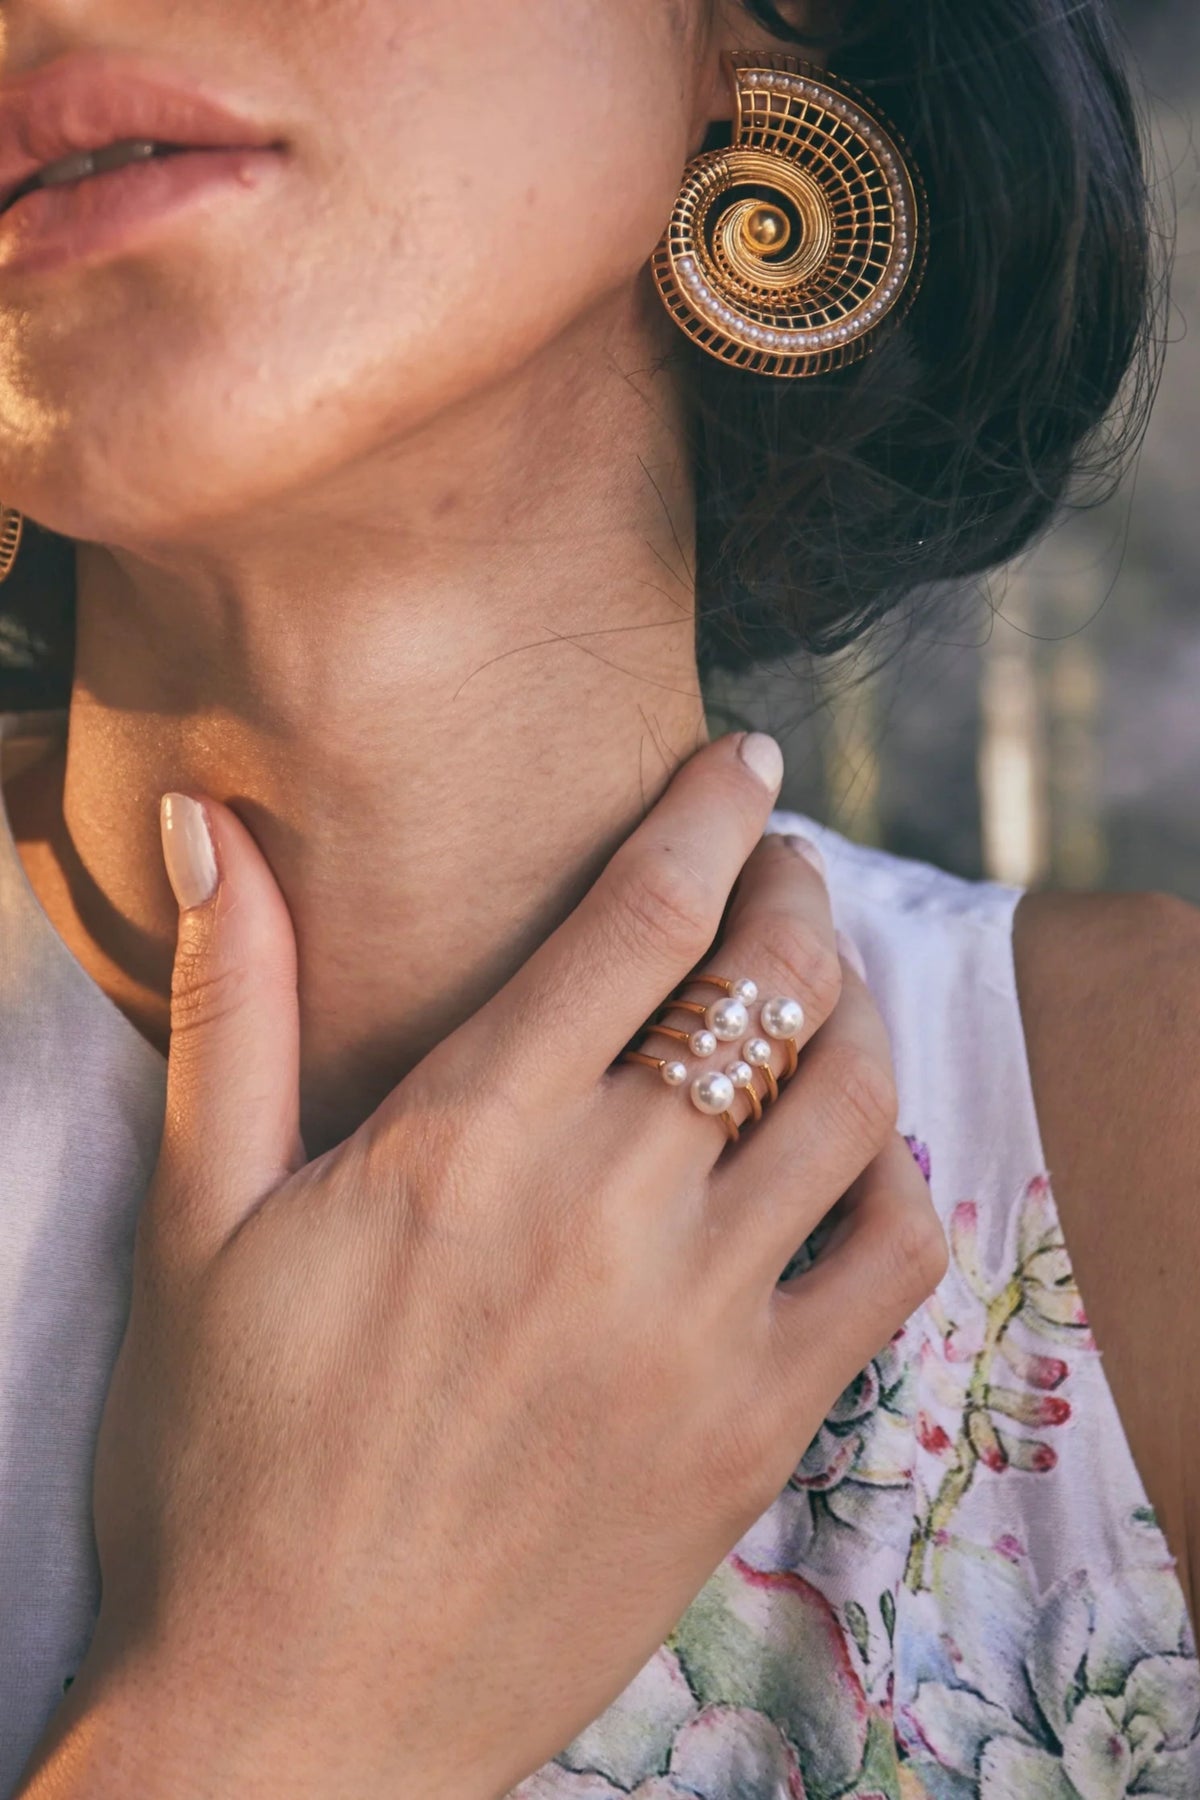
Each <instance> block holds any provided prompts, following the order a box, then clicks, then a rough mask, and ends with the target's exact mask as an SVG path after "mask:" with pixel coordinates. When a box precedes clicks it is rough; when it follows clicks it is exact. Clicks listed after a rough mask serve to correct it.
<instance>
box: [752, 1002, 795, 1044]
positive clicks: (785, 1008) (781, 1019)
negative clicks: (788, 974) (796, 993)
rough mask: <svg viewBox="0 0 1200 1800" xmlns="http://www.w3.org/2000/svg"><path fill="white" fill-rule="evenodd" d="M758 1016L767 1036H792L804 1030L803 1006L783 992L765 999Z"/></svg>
mask: <svg viewBox="0 0 1200 1800" xmlns="http://www.w3.org/2000/svg"><path fill="white" fill-rule="evenodd" d="M758 1016H759V1022H760V1024H761V1025H762V1028H763V1030H764V1031H765V1032H766V1034H767V1036H768V1037H773V1038H794V1037H798V1036H799V1034H800V1033H801V1032H802V1031H803V1030H804V1008H803V1007H802V1006H801V1004H800V1002H799V1001H798V1000H790V999H788V998H787V997H786V996H785V995H783V994H780V995H778V996H777V997H776V998H775V999H774V1000H767V1001H765V1002H764V1003H763V1009H762V1011H761V1012H760V1013H759V1015H758Z"/></svg>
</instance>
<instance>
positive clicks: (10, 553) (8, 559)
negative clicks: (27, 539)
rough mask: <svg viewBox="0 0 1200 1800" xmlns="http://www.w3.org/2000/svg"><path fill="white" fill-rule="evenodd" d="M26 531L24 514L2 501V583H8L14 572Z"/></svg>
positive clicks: (0, 551) (0, 553)
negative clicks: (22, 537) (22, 538)
mask: <svg viewBox="0 0 1200 1800" xmlns="http://www.w3.org/2000/svg"><path fill="white" fill-rule="evenodd" d="M24 529H25V517H24V514H23V513H19V512H17V510H16V508H15V507H12V506H5V505H4V502H3V501H0V581H7V580H8V578H9V576H10V575H11V574H12V572H13V564H14V563H15V562H16V560H17V551H18V550H19V549H20V548H21V533H22V532H23V531H24Z"/></svg>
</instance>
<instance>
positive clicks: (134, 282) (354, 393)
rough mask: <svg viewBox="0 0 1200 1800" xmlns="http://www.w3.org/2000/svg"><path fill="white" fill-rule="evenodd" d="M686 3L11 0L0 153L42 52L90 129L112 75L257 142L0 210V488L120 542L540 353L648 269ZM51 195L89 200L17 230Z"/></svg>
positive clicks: (269, 505) (108, 102)
mask: <svg viewBox="0 0 1200 1800" xmlns="http://www.w3.org/2000/svg"><path fill="white" fill-rule="evenodd" d="M726 23H728V21H726ZM710 27H711V21H710V17H709V8H708V6H707V4H706V0H688V4H687V5H683V4H680V3H679V0H520V4H516V5H506V6H497V5H496V4H495V0H462V3H461V4H459V5H456V6H454V7H440V6H430V5H429V4H428V3H427V0H191V4H189V5H188V6H186V7H171V8H164V7H163V6H162V5H161V3H160V0H115V3H114V0H91V3H90V4H82V5H81V4H71V5H69V6H68V5H67V4H66V3H65V0H8V4H7V5H6V7H5V14H4V22H3V25H2V27H0V31H2V34H3V36H2V47H3V62H4V73H5V89H4V92H3V93H2V94H0V116H3V117H6V118H8V119H9V121H10V123H9V127H8V136H9V140H10V141H9V143H8V144H5V142H4V127H3V125H0V155H2V154H7V153H8V151H9V150H10V149H11V147H12V145H11V140H12V137H13V135H14V133H19V131H20V129H22V127H21V126H20V125H19V124H16V123H14V122H13V121H14V119H15V118H16V116H17V115H19V113H20V108H21V105H22V95H28V91H29V84H30V82H31V81H33V82H34V83H35V84H41V86H42V88H43V93H42V96H41V98H40V99H39V100H38V101H37V106H39V107H44V105H45V82H44V76H43V75H42V74H41V73H39V71H42V69H43V66H44V65H46V64H50V63H55V62H58V61H59V59H61V58H72V59H76V60H77V68H76V70H75V74H74V76H73V81H74V83H75V87H74V88H73V89H72V92H73V93H74V92H76V91H83V92H84V93H85V96H90V95H91V94H92V93H93V92H94V91H95V89H96V88H97V87H99V88H102V89H103V92H104V95H105V100H104V117H105V118H106V119H108V120H109V121H110V125H109V128H108V135H109V136H110V138H113V139H124V138H130V139H133V138H137V137H138V136H139V123H138V117H139V115H138V114H137V112H136V108H134V107H132V103H131V102H130V100H129V86H130V83H131V82H133V81H134V79H135V78H138V79H140V80H141V81H142V82H145V81H146V80H149V81H150V82H151V83H152V84H154V85H161V86H162V87H163V88H165V89H167V90H169V91H171V92H172V93H178V92H179V91H180V90H182V91H183V92H184V93H187V92H189V91H196V90H198V91H199V92H200V93H202V94H204V95H206V96H208V98H209V99H211V100H212V101H214V102H216V103H219V104H220V105H222V106H224V107H225V108H227V109H228V111H229V112H230V113H231V114H232V115H233V116H234V122H235V124H236V123H237V122H239V121H240V122H244V126H245V129H244V131H243V132H242V133H241V136H242V138H243V140H244V141H249V142H254V143H259V142H261V141H262V140H264V139H265V140H268V141H269V142H270V143H271V144H273V145H274V146H275V148H273V149H270V150H268V151H265V152H264V151H261V150H260V151H259V152H258V153H257V154H255V155H252V156H249V157H246V158H243V159H241V160H240V161H239V159H237V158H234V159H227V161H229V162H230V167H229V169H228V170H227V173H226V175H225V176H224V177H217V176H214V177H213V178H211V179H205V180H203V181H200V182H197V183H195V184H193V189H194V191H189V192H188V193H187V194H186V195H185V196H183V197H182V198H181V197H180V196H179V195H178V194H176V195H175V196H174V198H173V199H172V202H171V204H170V205H169V206H165V207H164V206H160V207H158V208H157V209H156V208H155V207H153V206H151V207H149V208H143V209H142V210H141V211H139V209H138V208H137V207H136V206H134V207H133V208H132V215H133V216H132V217H131V218H119V219H116V221H115V222H114V219H113V216H112V215H114V214H116V213H119V212H120V211H121V208H120V207H119V206H118V201H117V196H118V194H119V193H120V192H124V193H126V194H128V193H130V192H132V191H133V187H134V185H135V184H136V183H137V182H138V181H150V180H158V181H170V182H174V183H175V184H176V185H177V186H178V185H179V184H180V182H181V179H182V177H181V171H180V170H176V171H174V172H172V174H171V175H170V176H166V175H164V174H163V173H162V167H163V166H162V165H161V164H156V165H155V166H154V167H153V168H152V169H150V170H149V171H148V169H147V167H146V166H142V167H140V168H134V169H132V170H131V169H129V168H126V169H125V170H124V171H123V172H122V171H118V170H112V169H109V170H107V171H104V170H100V171H97V172H96V173H94V174H91V175H90V176H87V177H86V178H84V179H83V180H81V181H80V183H79V186H78V189H77V190H75V191H74V192H73V193H72V194H70V195H69V196H67V195H64V192H63V190H62V189H61V188H60V189H58V190H56V192H55V195H54V199H53V202H51V201H50V200H48V199H47V198H46V197H45V196H43V197H42V198H41V199H40V201H39V202H38V204H37V207H31V206H30V205H29V202H28V201H26V202H24V203H23V204H24V213H23V210H22V203H18V204H17V205H15V206H14V207H13V208H12V209H11V211H9V212H7V213H6V214H5V215H3V216H0V495H3V497H4V499H5V501H6V502H7V503H9V504H12V505H16V506H19V507H20V508H21V509H22V510H23V511H25V512H27V513H28V514H29V515H30V516H31V517H33V518H34V519H36V520H37V521H38V522H40V523H42V524H45V525H46V526H48V527H50V528H51V529H54V530H57V531H60V532H62V533H64V534H66V535H69V536H74V537H77V538H88V539H92V540H95V541H99V542H103V543H108V544H112V545H115V546H125V547H129V548H131V549H138V548H150V547H163V546H171V545H174V544H185V543H187V542H188V541H189V540H196V541H202V540H203V537H204V534H205V533H206V532H210V531H211V530H212V529H213V526H214V524H215V523H216V522H218V521H219V522H221V523H222V525H223V527H224V528H226V529H228V530H232V531H234V532H236V530H237V528H238V525H239V523H241V524H243V525H244V526H245V527H246V528H247V529H251V528H252V526H253V522H254V520H255V519H256V518H266V517H268V516H269V515H270V514H271V512H272V511H273V510H274V509H277V508H282V509H283V511H285V512H286V510H287V507H288V505H289V503H290V502H291V501H292V499H293V497H294V496H296V495H298V494H301V493H311V492H312V491H314V490H315V491H320V489H321V487H322V485H324V484H329V485H330V486H332V487H336V486H337V483H338V480H339V477H340V476H343V475H345V474H347V473H349V472H350V471H361V470H362V469H364V468H366V467H368V466H369V465H370V463H371V461H372V459H375V458H386V457H387V456H388V455H389V454H391V453H393V452H394V451H395V450H396V448H397V447H398V446H402V445H403V444H404V443H405V441H406V440H407V439H410V438H411V437H413V436H414V434H416V433H418V432H419V431H420V430H421V429H422V428H423V427H426V426H428V425H429V423H430V422H431V421H433V420H435V419H437V418H438V417H439V416H440V415H442V414H443V413H445V412H446V411H447V409H449V408H451V407H452V406H455V405H458V404H460V403H462V402H464V401H467V402H469V401H470V400H471V399H472V397H473V396H475V395H476V394H478V393H481V392H483V391H485V390H488V389H489V388H491V387H492V386H494V384H495V383H496V382H497V381H498V380H499V379H502V378H505V377H508V376H510V375H511V374H512V373H513V372H514V371H516V370H519V369H521V368H522V367H523V366H527V365H530V364H532V363H536V359H537V358H538V354H539V352H540V351H541V350H543V349H544V348H545V347H546V346H548V345H550V344H552V343H553V342H554V341H555V340H556V339H557V338H559V336H560V334H561V333H563V331H564V329H566V328H568V327H570V326H571V325H572V324H573V322H575V321H578V320H580V319H582V318H585V317H588V316H591V315H592V314H593V313H595V312H596V311H597V310H598V303H600V302H602V301H603V300H604V299H605V297H606V296H617V295H621V294H622V293H627V292H628V291H629V290H630V289H631V288H632V286H633V284H635V283H636V282H637V281H638V280H639V279H640V278H641V276H642V275H643V274H644V268H645V263H646V260H647V258H648V256H649V254H650V252H651V251H652V249H653V246H654V243H655V241H656V240H657V237H658V235H659V233H660V232H661V230H662V227H663V224H664V222H665V219H666V217H667V216H668V214H669V212H670V208H671V204H672V201H673V199H674V195H675V192H676V190H677V186H678V181H679V176H680V172H681V170H682V167H683V164H684V162H685V161H686V159H687V157H688V155H689V154H691V153H693V152H694V151H695V149H696V148H697V147H698V143H699V140H700V138H702V137H703V133H704V130H705V127H706V125H707V123H708V111H709V101H710V95H711V91H712V85H713V83H712V69H713V67H714V65H715V61H716V57H715V49H714V44H715V40H714V37H713V34H712V31H711V28H710ZM759 35H760V36H761V33H760V34H759ZM31 104H32V103H31ZM70 104H71V105H74V104H75V101H74V100H72V101H71V102H70ZM88 104H89V105H90V104H91V100H90V98H88ZM50 110H51V111H53V110H54V107H53V101H52V100H51V103H50ZM60 110H61V108H60ZM39 116H41V115H39ZM126 116H128V118H129V121H130V122H129V125H128V127H126V126H125V125H124V124H123V122H122V121H123V120H124V118H125V117H126ZM232 131H233V126H231V132H232ZM76 147H77V146H76V144H75V142H72V143H71V145H70V148H71V149H74V148H76ZM81 147H85V146H81ZM61 154H62V152H61V150H60V149H58V148H56V149H55V155H56V156H61ZM50 160H54V158H53V157H51V158H50ZM189 160H190V161H193V162H194V161H195V160H197V159H195V158H193V159H189ZM103 182H107V183H108V184H110V185H109V191H110V193H111V195H112V199H111V201H105V200H104V198H103V196H101V195H98V193H97V187H98V184H100V183H103ZM121 184H124V186H123V188H122V186H121ZM89 188H90V189H91V192H90V193H86V192H85V190H87V189H89ZM51 206H53V207H56V208H60V209H65V210H66V212H67V213H68V215H69V218H70V220H71V221H74V220H75V219H76V216H77V215H80V216H82V215H86V217H87V219H88V220H90V221H91V222H92V223H91V226H90V227H89V229H88V230H84V231H81V230H75V229H74V226H73V225H72V228H71V229H70V230H68V231H67V232H66V233H65V236H64V235H63V234H61V233H60V236H59V238H58V239H56V240H55V241H54V243H52V244H51V246H50V248H49V250H47V251H46V252H45V253H44V254H43V248H44V247H43V246H42V245H41V244H40V243H38V242H34V243H32V244H31V239H33V238H34V237H35V235H36V228H37V227H36V221H37V217H38V210H39V209H40V214H41V216H42V217H43V219H44V216H45V214H46V212H47V211H48V210H49V209H50V208H51ZM106 208H107V211H106ZM97 216H99V218H100V224H99V226H98V227H97V226H96V225H95V220H96V218H97ZM23 217H24V218H25V219H26V220H27V223H26V224H25V225H23V224H22V218H23ZM64 244H65V246H66V247H65V249H64ZM599 310H600V311H601V312H602V310H603V309H602V307H600V308H599ZM597 353H599V348H598V350H597Z"/></svg>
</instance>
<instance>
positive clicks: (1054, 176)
mask: <svg viewBox="0 0 1200 1800" xmlns="http://www.w3.org/2000/svg"><path fill="white" fill-rule="evenodd" d="M750 4H751V8H752V11H753V12H754V14H755V15H756V16H757V17H758V18H759V19H760V20H761V22H762V24H763V26H764V27H766V28H767V29H768V30H770V31H771V32H772V33H773V34H775V35H776V36H778V37H780V38H784V39H791V40H793V41H795V42H796V43H797V44H798V45H802V46H807V47H809V48H812V47H813V45H814V40H813V38H812V37H805V35H804V34H803V33H801V32H800V31H798V30H793V29H791V28H790V27H789V25H788V24H787V23H786V22H785V20H784V18H783V17H782V16H781V12H780V10H779V9H778V7H777V6H776V5H775V4H774V3H773V0H750ZM828 10H829V14H830V16H831V18H834V19H836V20H837V21H838V23H839V29H838V31H837V33H836V37H834V36H833V34H829V35H828V36H827V37H826V38H825V39H824V40H823V41H822V40H817V41H818V42H822V47H823V48H826V49H827V50H828V52H829V62H830V66H831V68H833V69H834V70H836V71H837V72H838V73H840V74H842V75H844V76H845V77H846V78H847V79H848V80H849V81H851V82H853V83H855V84H856V85H857V86H858V87H859V88H861V89H862V90H863V91H864V92H865V93H866V94H867V95H869V96H871V97H872V98H873V99H874V100H875V101H876V102H877V103H878V105H879V106H880V107H881V109H882V110H883V111H884V112H885V113H886V114H887V115H888V116H889V117H890V118H891V119H892V121H893V122H894V123H895V124H896V125H897V126H898V127H899V129H900V131H901V132H902V133H903V135H904V136H905V138H906V139H907V140H908V143H909V145H910V147H911V149H912V151H913V153H914V155H915V157H916V159H917V162H918V164H919V166H920V169H921V172H922V174H923V176H924V180H925V185H926V188H927V191H928V196H929V210H930V224H931V240H930V255H929V265H928V272H927V275H926V279H925V284H924V286H923V288H922V290H921V293H920V295H919V296H918V298H917V300H916V303H915V304H914V306H913V307H912V309H911V311H910V312H909V314H908V316H907V318H906V320H905V322H904V324H903V325H902V326H901V327H899V328H897V329H895V330H893V331H891V332H890V333H888V334H887V335H886V337H885V338H884V340H883V341H882V342H881V344H880V345H879V347H878V348H877V349H876V350H875V351H874V352H873V354H872V355H870V356H868V357H867V358H866V359H865V360H863V361H862V362H860V363H858V364H856V365H854V366H853V367H851V368H849V369H844V370H841V371H838V372H837V373H835V374H832V375H828V376H825V377H821V378H817V379H811V380H804V381H793V382H787V381H777V380H772V379H771V378H769V377H764V376H755V375H752V374H746V373H744V372H741V371H739V370H736V369H732V368H729V367H727V366H726V365H724V364H721V363H718V362H717V361H715V360H714V359H713V358H712V357H709V356H707V355H705V354H704V352H702V351H700V350H698V349H696V348H695V347H694V346H692V345H690V344H689V343H687V342H686V340H684V339H683V337H682V335H681V336H680V340H679V345H678V347H677V349H676V351H675V352H674V354H675V355H677V356H678V357H680V358H681V359H683V362H684V366H685V367H686V368H687V370H688V378H689V380H690V381H691V383H692V387H693V392H694V394H695V396H696V400H697V407H696V412H695V419H696V432H697V436H696V444H695V461H696V469H697V486H698V495H697V497H698V503H699V505H698V517H699V521H700V523H699V537H698V545H697V552H698V568H697V577H698V580H697V590H698V591H697V652H698V657H699V661H700V668H701V672H702V673H704V672H706V671H708V670H713V669H727V670H734V669H737V668H740V667H744V666H746V665H748V664H751V663H754V662H758V661H764V660H768V659H772V658H776V657H779V656H782V655H784V654H786V653H788V652H790V651H795V650H801V649H806V650H809V651H811V652H814V653H817V654H821V653H825V652H829V651H832V650H836V649H839V648H841V647H842V646H843V645H845V644H847V643H849V642H851V641H852V640H853V639H854V638H855V637H857V636H859V635H860V634H861V633H862V632H864V631H865V630H866V629H867V628H868V627H869V626H870V625H871V624H873V623H874V622H876V621H878V620H880V619H882V618H883V617H884V616H885V615H886V614H888V613H889V612H891V611H893V610H894V609H895V608H897V606H898V605H899V603H900V602H901V601H903V600H905V599H906V598H908V597H909V596H911V595H913V594H916V593H920V592H922V591H924V590H925V589H927V588H929V587H931V586H933V585H934V584H939V583H945V582H961V581H962V580H963V579H964V578H966V577H969V576H972V575H974V574H977V573H979V572H980V571H982V570H984V569H987V568H989V567H991V566H993V565H995V564H997V563H1000V562H1002V561H1004V560H1005V559H1006V558H1008V557H1010V556H1012V555H1013V554H1015V553H1016V552H1017V551H1018V550H1020V549H1022V548H1023V547H1024V546H1025V545H1027V544H1028V543H1029V542H1030V541H1031V539H1032V538H1033V537H1035V536H1036V534H1037V533H1038V532H1039V531H1040V530H1041V529H1042V528H1043V527H1044V526H1045V525H1046V524H1047V523H1048V522H1049V521H1050V520H1051V519H1052V517H1053V515H1054V513H1055V511H1056V509H1057V508H1058V506H1059V505H1060V503H1061V502H1062V501H1063V500H1064V498H1065V497H1066V496H1067V495H1068V491H1069V489H1070V487H1071V483H1072V478H1073V477H1082V478H1084V487H1083V491H1085V492H1086V491H1087V487H1088V482H1087V478H1089V477H1090V478H1092V480H1091V482H1090V489H1091V492H1092V493H1094V492H1095V489H1096V486H1097V483H1099V484H1108V483H1109V482H1110V481H1111V479H1112V478H1113V477H1115V476H1116V475H1117V474H1119V472H1120V470H1121V469H1122V468H1123V466H1124V463H1125V460H1126V457H1127V454H1128V452H1129V450H1130V448H1131V447H1132V446H1133V445H1134V444H1135V443H1136V441H1137V439H1138V437H1139V435H1140V432H1141V429H1142V427H1143V426H1144V423H1145V419H1146V414H1147V411H1148V406H1149V401H1150V399H1151V398H1152V395H1153V389H1154V385H1155V378H1156V375H1157V371H1158V366H1159V365H1158V357H1157V338H1156V334H1155V333H1154V331H1153V323H1154V316H1155V300H1156V297H1157V296H1159V295H1160V293H1161V290H1160V289H1159V288H1158V287H1156V284H1155V270H1154V255H1153V251H1154V231H1153V213H1152V208H1151V206H1150V203H1149V196H1148V187H1147V175H1146V165H1145V161H1144V155H1143V144H1142V137H1141V132H1140V128H1139V120H1138V115H1137V110H1136V107H1135V105H1134V102H1133V99H1132V97H1131V93H1130V87H1129V81H1128V77H1127V73H1126V69H1125V62H1124V56H1123V50H1124V45H1123V43H1122V42H1121V39H1120V36H1119V33H1118V32H1117V29H1116V27H1115V25H1114V23H1113V21H1112V19H1111V17H1110V15H1109V13H1108V11H1107V8H1106V6H1105V5H1104V3H1103V0H907V3H906V4H904V5H897V4H896V3H895V0H884V3H883V4H878V0H875V3H872V0H867V3H866V4H863V3H861V0H831V4H830V5H829V8H828ZM719 136H720V134H719V133H718V134H716V137H715V138H714V139H713V140H712V141H719ZM1127 378H1129V379H1128V380H1127ZM1123 390H1124V399H1123V403H1122V404H1121V405H1120V406H1118V407H1115V408H1114V402H1115V401H1116V400H1117V398H1118V395H1120V394H1121V393H1122V391H1123ZM73 579H74V578H73V563H72V555H71V549H70V546H69V545H65V544H64V543H63V542H62V541H61V540H59V539H55V538H52V537H50V536H49V535H48V534H45V533H40V532H37V531H36V530H34V531H31V533H30V539H29V542H28V543H27V545H26V547H25V549H24V550H23V552H22V556H21V559H20V561H19V563H18V571H17V573H16V574H14V576H13V577H12V578H11V580H10V583H9V585H8V587H7V588H5V589H2V590H0V603H2V604H0V662H8V663H9V664H12V665H14V666H13V668H12V669H11V671H10V672H5V671H4V670H0V703H2V704H7V705H18V706H19V705H25V704H28V705H60V704H64V703H65V702H66V700H67V698H68V695H69V689H70V664H71V659H72V655H73V644H72V640H73V633H74V592H73ZM22 663H23V664H24V665H25V666H24V667H21V666H19V665H20V664H22Z"/></svg>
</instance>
